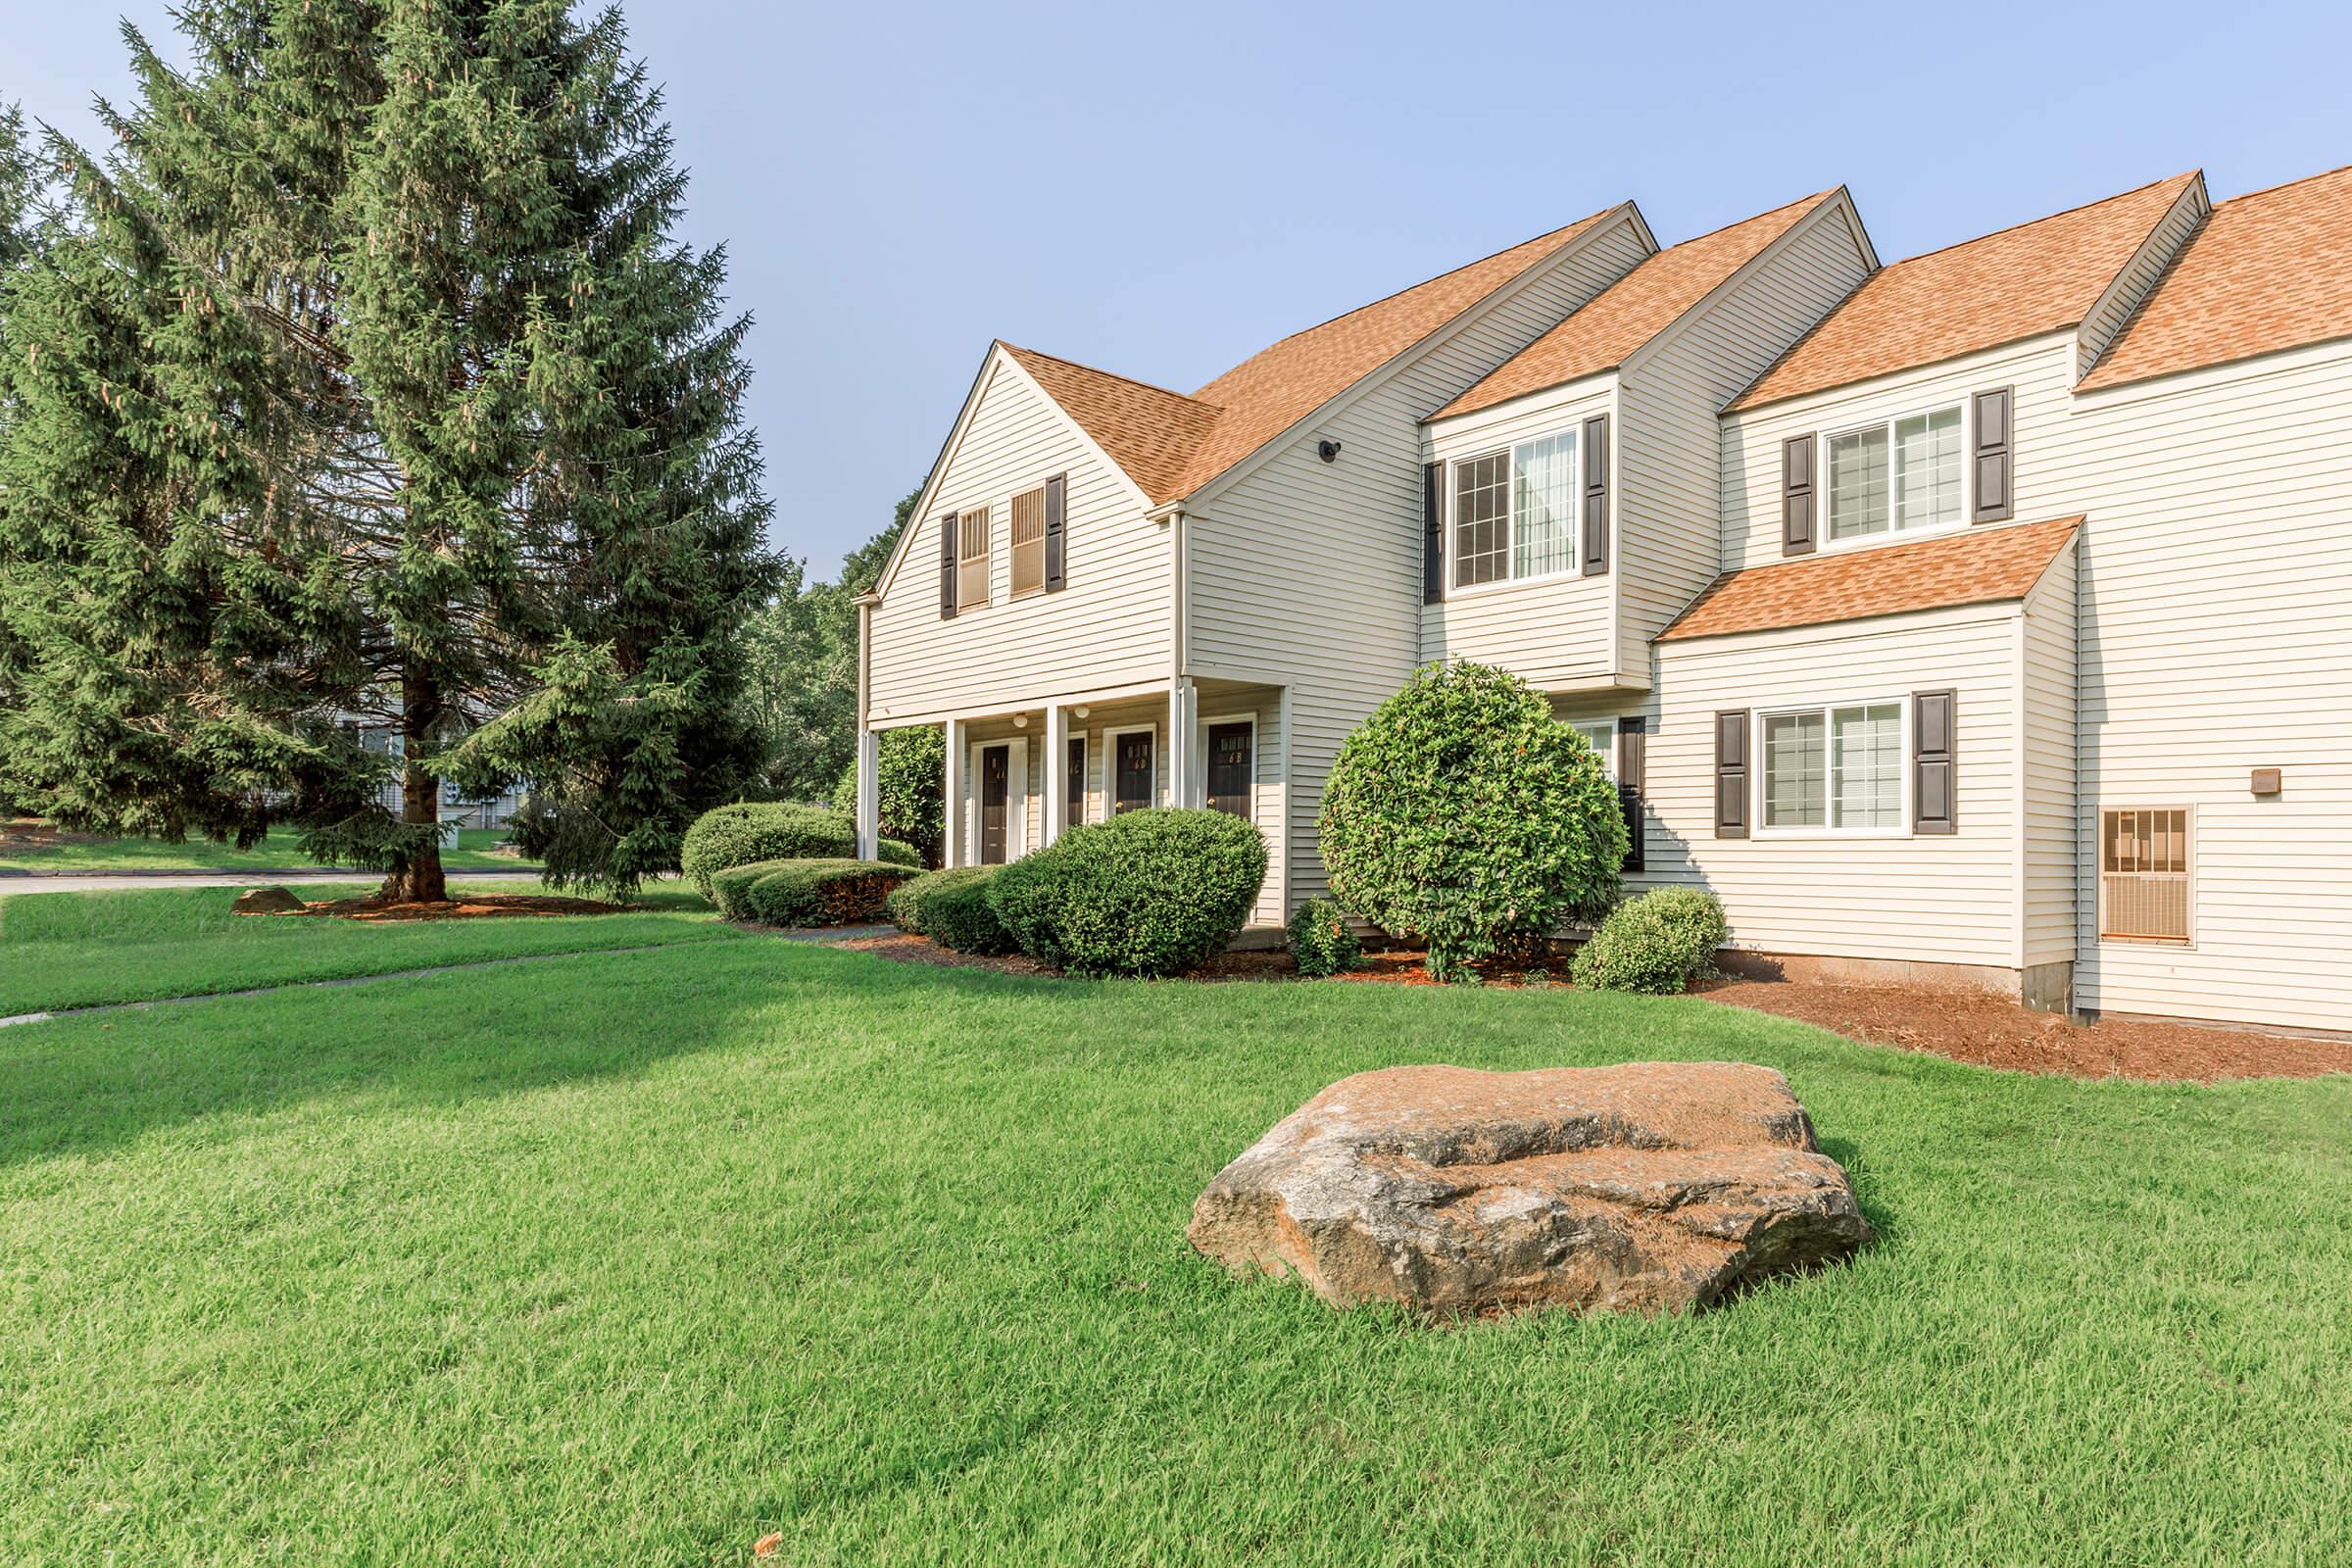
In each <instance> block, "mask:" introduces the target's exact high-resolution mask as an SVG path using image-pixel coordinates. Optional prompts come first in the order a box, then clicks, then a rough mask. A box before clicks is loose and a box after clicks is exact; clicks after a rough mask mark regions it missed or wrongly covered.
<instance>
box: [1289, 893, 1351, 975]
mask: <svg viewBox="0 0 2352 1568" xmlns="http://www.w3.org/2000/svg"><path fill="white" fill-rule="evenodd" d="M1362 956H1364V945H1363V944H1362V943H1361V942H1358V941H1357V940H1356V938H1355V927H1353V926H1351V925H1349V924H1348V916H1347V915H1345V914H1343V913H1342V912H1341V911H1340V907H1339V906H1338V905H1336V904H1334V903H1332V902H1331V900H1329V899H1309V900H1307V901H1306V902H1305V903H1304V904H1301V905H1300V906H1299V912H1298V913H1296V914H1294V915H1292V916H1291V959H1292V961H1293V962H1295V963H1297V964H1298V965H1299V973H1300V974H1302V975H1305V976H1307V977H1308V978H1310V979H1321V978H1322V977H1323V976H1325V975H1327V974H1338V973H1339V972H1340V971H1341V970H1343V969H1352V968H1354V967H1355V960H1356V959H1358V958H1360V957H1362Z"/></svg>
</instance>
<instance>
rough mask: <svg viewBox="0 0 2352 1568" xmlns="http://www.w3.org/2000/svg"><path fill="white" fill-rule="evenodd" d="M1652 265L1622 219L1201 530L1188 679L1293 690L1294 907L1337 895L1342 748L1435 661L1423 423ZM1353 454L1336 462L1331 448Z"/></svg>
mask: <svg viewBox="0 0 2352 1568" xmlns="http://www.w3.org/2000/svg"><path fill="white" fill-rule="evenodd" d="M1642 254H1643V250H1642V240H1641V237H1640V235H1639V233H1638V231H1637V230H1636V229H1635V228H1634V227H1633V225H1632V223H1631V222H1630V221H1618V222H1615V223H1612V224H1610V225H1609V226H1608V227H1607V228H1605V229H1604V230H1602V231H1600V232H1599V233H1597V234H1595V235H1594V236H1593V239H1592V240H1591V241H1590V242H1589V243H1586V244H1583V245H1579V246H1576V247H1573V248H1572V249H1571V250H1570V251H1569V252H1568V253H1567V254H1566V255H1564V256H1563V257H1562V258H1561V259H1559V260H1558V261H1557V262H1556V263H1554V264H1553V265H1551V266H1550V267H1548V268H1546V269H1545V270H1543V271H1542V272H1540V273H1539V274H1538V275H1536V276H1535V277H1534V278H1532V279H1529V280H1528V281H1526V282H1525V283H1523V284H1521V285H1519V286H1516V287H1514V288H1511V289H1509V290H1507V291H1506V292H1505V293H1504V294H1503V295H1502V296H1501V297H1499V298H1497V299H1495V300H1494V301H1492V302H1490V303H1488V304H1486V305H1484V306H1481V307H1479V308H1477V309H1475V310H1473V311H1472V312H1471V313H1470V314H1469V315H1468V317H1466V318H1465V319H1463V320H1461V321H1460V322H1458V323H1457V325H1456V326H1455V327H1453V328H1450V329H1447V330H1445V331H1443V332H1441V333H1440V334H1439V336H1438V338H1437V340H1436V341H1433V342H1431V343H1429V344H1427V345H1425V346H1422V347H1419V348H1417V349H1415V350H1413V351H1410V352H1409V353H1408V354H1407V355H1406V356H1405V357H1404V358H1403V359H1402V360H1401V361H1400V362H1399V363H1398V364H1397V365H1396V366H1394V367H1392V368H1390V369H1388V370H1386V371H1383V372H1379V373H1377V374H1376V375H1375V376H1374V377H1372V378H1371V380H1370V381H1369V383H1368V384H1366V385H1365V386H1363V387H1362V388H1361V389H1359V390H1358V391H1357V392H1356V393H1354V394H1351V395H1350V396H1348V398H1347V399H1345V400H1344V401H1343V402H1342V403H1341V404H1340V406H1339V407H1338V408H1337V410H1336V411H1335V412H1333V413H1332V414H1331V415H1330V416H1329V417H1326V418H1324V419H1321V420H1316V421H1311V422H1310V424H1309V425H1308V426H1307V427H1304V428H1301V429H1300V430H1299V431H1298V432H1297V433H1296V434H1294V435H1292V436H1290V437H1288V438H1286V440H1285V442H1284V443H1283V445H1282V446H1281V447H1280V448H1279V449H1278V450H1276V451H1275V452H1273V453H1271V454H1269V455H1267V457H1266V459H1265V460H1264V461H1262V462H1259V463H1256V464H1253V465H1251V466H1249V467H1247V468H1246V469H1245V471H1243V472H1242V473H1239V474H1237V475H1236V476H1235V477H1234V478H1233V479H1232V480H1230V481H1221V482H1220V483H1218V484H1216V485H1212V486H1211V487H1210V488H1209V490H1208V491H1207V492H1206V493H1205V494H1204V495H1203V496H1202V498H1201V505H1200V509H1199V511H1198V512H1197V513H1196V514H1194V515H1191V516H1190V517H1189V518H1188V521H1187V524H1186V526H1187V527H1188V528H1189V529H1190V530H1191V532H1190V538H1189V540H1188V542H1187V546H1186V550H1187V557H1188V561H1189V568H1188V573H1187V576H1188V591H1187V594H1186V600H1185V605H1186V614H1187V624H1186V628H1185V648H1186V655H1185V662H1186V665H1187V667H1188V668H1189V669H1190V670H1192V671H1193V672H1194V673H1196V674H1200V675H1203V676H1220V675H1234V676H1240V677H1243V678H1250V679H1264V680H1266V681H1268V682H1270V683H1272V684H1276V685H1286V686H1289V687H1290V688H1291V691H1292V705H1291V726H1292V733H1291V735H1290V736H1289V737H1288V738H1289V741H1290V743H1291V746H1292V748H1293V751H1292V761H1291V774H1290V779H1291V788H1290V798H1289V800H1288V802H1287V810H1288V812H1289V817H1290V832H1289V834H1288V848H1287V854H1288V856H1289V862H1290V863H1289V867H1288V869H1289V873H1290V874H1289V888H1290V899H1291V902H1292V903H1293V905H1294V906H1295V905H1296V904H1297V903H1298V902H1299V900H1301V899H1304V898H1308V897H1311V896H1314V895H1316V894H1319V893H1321V892H1322V891H1323V890H1324V887H1325V881H1324V875H1323V861H1322V858H1321V856H1320V855H1319V854H1318V853H1317V851H1316V848H1315V834H1314V822H1315V815H1316V813H1317V811H1319V810H1320V809H1321V808H1322V801H1323V787H1322V785H1323V779H1324V778H1325V777H1326V776H1327V775H1328V774H1329V772H1330V770H1331V763H1332V760H1333V758H1334V757H1336V756H1337V755H1338V752H1339V749H1340V744H1341V742H1343V741H1344V740H1346V739H1347V737H1348V733H1349V732H1350V731H1352V730H1353V729H1354V728H1355V727H1356V725H1357V724H1359V723H1361V722H1362V721H1363V718H1364V715H1365V714H1367V713H1369V712H1370V711H1372V710H1373V709H1374V708H1375V707H1377V706H1378V705H1379V704H1380V702H1381V701H1382V700H1383V699H1385V698H1387V697H1389V696H1390V695H1392V694H1393V693H1395V692H1396V691H1397V688H1398V687H1400V686H1402V685H1403V684H1404V682H1405V681H1406V680H1407V679H1408V678H1409V677H1410V676H1411V674H1412V671H1413V667H1414V665H1415V663H1416V662H1417V661H1418V659H1419V656H1420V612H1421V444H1422V435H1421V423H1420V421H1421V420H1422V419H1423V418H1424V417H1426V416H1428V415H1429V414H1431V413H1432V412H1434V411H1436V410H1438V409H1440V408H1443V407H1445V405H1446V403H1448V402H1450V401H1451V400H1452V399H1453V398H1455V397H1457V396H1459V395H1460V394H1461V393H1462V392H1463V391H1464V390H1466V389H1467V388H1469V387H1470V386H1471V385H1472V384H1473V383H1474V382H1476V381H1477V380H1479V379H1480V378H1481V377H1482V376H1484V375H1486V374H1487V373H1488V372H1489V371H1491V370H1493V369H1494V368H1495V367H1496V366H1498V365H1500V364H1502V362H1503V361H1505V360H1507V359H1509V358H1510V357H1511V356H1512V355H1513V354H1516V353H1517V352H1518V351H1519V350H1521V349H1523V348H1525V347H1526V346H1527V345H1528V344H1529V343H1531V342H1533V341H1534V340H1535V339H1536V338H1537V337H1539V336H1541V335H1542V334H1543V333H1544V331H1546V330H1548V329H1549V328H1550V327H1552V326H1553V325H1556V324H1557V323H1558V322H1559V321H1560V320H1561V319H1563V318H1564V317H1566V316H1568V315H1569V314H1570V313H1571V312H1573V311H1574V310H1575V309H1576V308H1577V307H1578V306H1580V305H1582V304H1584V303H1585V301H1587V300H1589V299H1591V298H1592V297H1593V295H1594V294H1597V293H1598V292H1600V290H1601V289H1603V288H1605V287H1607V286H1608V285H1609V283H1611V282H1612V281H1614V280H1615V279H1616V278H1617V277H1619V276H1622V275H1623V274H1624V273H1625V271H1626V270H1629V269H1630V268H1631V267H1633V265H1634V264H1635V263H1636V262H1638V261H1640V260H1641V258H1642ZM1324 439H1332V440H1337V441H1338V442H1340V443H1341V450H1340V455H1339V460H1338V462H1336V463H1330V464H1326V463H1324V462H1323V461H1322V460H1321V459H1320V458H1319V457H1318V456H1317V453H1316V444H1317V443H1318V442H1319V441H1321V440H1324Z"/></svg>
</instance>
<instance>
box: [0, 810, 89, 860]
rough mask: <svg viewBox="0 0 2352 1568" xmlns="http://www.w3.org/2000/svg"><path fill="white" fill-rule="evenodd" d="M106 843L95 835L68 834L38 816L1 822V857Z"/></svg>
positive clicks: (18, 817)
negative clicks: (18, 852) (21, 852)
mask: <svg viewBox="0 0 2352 1568" xmlns="http://www.w3.org/2000/svg"><path fill="white" fill-rule="evenodd" d="M104 842H105V841H104V840H103V839H102V838H100V837H99V836H98V835H97V834H95V833H68V832H66V831H65V830H63V829H62V828H58V827H54V826H52V825H50V824H49V823H48V822H46V821H43V820H42V819H41V818H40V817H37V816H13V817H9V818H6V819H4V820H0V855H9V854H13V853H15V852H17V851H20V850H58V849H64V848H66V847H67V846H68V845H73V844H101V843H104Z"/></svg>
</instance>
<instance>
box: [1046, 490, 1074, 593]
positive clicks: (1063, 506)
mask: <svg viewBox="0 0 2352 1568" xmlns="http://www.w3.org/2000/svg"><path fill="white" fill-rule="evenodd" d="M1069 489H1070V476H1069V475H1068V474H1066V473H1057V474H1055V475H1054V477H1053V478H1051V479H1048V480H1047V481H1046V592H1048V593H1050V594H1057V593H1059V592H1061V540H1062V528H1063V517H1064V514H1065V513H1067V511H1068V510H1069Z"/></svg>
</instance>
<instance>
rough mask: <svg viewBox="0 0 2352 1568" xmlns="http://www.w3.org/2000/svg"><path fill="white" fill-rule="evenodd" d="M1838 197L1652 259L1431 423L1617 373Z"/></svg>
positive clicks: (1824, 196) (1810, 201)
mask: <svg viewBox="0 0 2352 1568" xmlns="http://www.w3.org/2000/svg"><path fill="white" fill-rule="evenodd" d="M1837 194H1838V192H1837V191H1835V190H1826V191H1822V192H1820V193H1819V194H1817V195H1813V196H1808V197H1806V198H1805V199H1804V200H1802V201H1797V202H1790V203H1789V205H1788V206H1786V207H1776V208H1774V209H1773V210H1772V211H1771V212H1769V213H1760V214H1758V215H1757V216H1756V217H1754V218H1750V219H1747V220H1744V221H1740V222H1738V223H1734V224H1732V225H1730V226H1729V227H1727V228H1719V229H1717V230H1715V232H1713V233H1711V234H1701V235H1700V236H1699V237H1698V238H1696V239H1691V240H1685V241H1684V242H1683V243H1682V244H1680V245H1670V246H1668V247H1667V248H1666V249H1664V250H1662V251H1659V252H1657V253H1656V254H1655V255H1652V256H1650V257H1647V258H1646V259H1644V260H1643V261H1642V264H1641V265H1640V266H1639V267H1636V268H1635V269H1634V270H1632V271H1630V272H1628V273H1626V274H1625V276H1623V277H1621V278H1619V279H1618V280H1617V281H1616V282H1614V283H1612V284H1610V285H1609V286H1608V287H1607V288H1605V289H1603V290H1601V292H1600V293H1599V294H1597V295H1595V296H1594V297H1593V299H1592V301H1591V302H1590V303H1588V304H1587V305H1586V306H1585V307H1584V308H1583V309H1582V310H1580V311H1578V312H1577V313H1576V314H1575V315H1574V316H1571V317H1569V318H1568V319H1566V320H1564V321H1562V322H1561V323H1560V324H1559V325H1557V326H1555V327H1553V328H1552V329H1551V330H1550V331H1548V332H1546V333H1544V335H1543V336H1542V337H1540V338H1538V339H1536V340H1535V342H1533V343H1531V344H1529V345H1528V346H1527V347H1526V348H1524V349H1522V350H1520V351H1519V352H1518V353H1517V354H1516V355H1514V356H1512V357H1511V358H1510V359H1508V360H1506V361H1504V362H1503V363H1502V364H1501V365H1500V366H1498V367H1497V368H1495V370H1494V371H1493V372H1491V373H1490V374H1489V375H1488V376H1487V377H1486V379H1484V380H1482V381H1480V382H1479V383H1478V384H1477V385H1475V386H1473V387H1471V388H1470V389H1469V390H1468V391H1467V392H1464V393H1463V394H1462V395H1461V396H1460V397H1458V398H1455V399H1454V400H1453V401H1452V402H1451V403H1448V404H1447V405H1446V407H1444V408H1442V409H1440V410H1439V411H1438V412H1437V413H1435V414H1433V415H1431V416H1430V418H1432V419H1443V418H1447V417H1451V416H1453V415H1457V414H1472V413H1476V412H1477V411H1478V410H1480V409H1491V408H1493V407H1494V406H1495V405H1496V404H1498V403H1507V402H1509V401H1510V400H1511V399H1513V398H1517V397H1525V396H1526V395H1527V394H1529V393H1531V392H1542V391H1544V390H1546V389H1547V388H1550V387H1555V386H1565V385H1566V384H1567V383H1569V382H1570V381H1574V380H1578V379H1580V378H1581V377H1584V376H1588V375H1591V374H1593V373H1594V372H1595V371H1599V370H1613V369H1615V368H1617V367H1618V366H1620V365H1623V364H1624V363H1625V362H1626V360H1627V359H1629V358H1631V357H1632V355H1633V354H1634V351H1635V350H1637V349H1639V348H1641V347H1642V345H1643V344H1644V343H1647V342H1648V341H1649V340H1650V339H1651V338H1653V337H1656V336H1657V335H1658V334H1659V333H1660V332H1663V331H1665V330H1666V328H1668V327H1669V326H1672V325H1673V324H1674V323H1675V322H1676V321H1678V320H1680V319H1682V318H1683V317H1684V316H1685V315H1686V314H1687V313H1688V312H1689V311H1690V310H1691V307H1692V306H1694V305H1696V304H1697V303H1698V302H1699V301H1700V300H1702V299H1704V298H1706V296H1707V295H1708V293H1710V292H1711V291H1712V290H1713V289H1714V288H1715V287H1716V285H1717V284H1719V283H1721V282H1723V280H1724V279H1725V278H1728V277H1730V276H1731V275H1732V274H1733V273H1734V272H1737V271H1738V270H1740V268H1742V267H1744V266H1745V265H1747V263H1748V262H1749V261H1751V260H1752V259H1754V257H1755V256H1756V255H1757V253H1758V252H1760V251H1762V250H1763V249H1764V248H1765V247H1766V246H1768V245H1770V244H1771V243H1772V242H1773V241H1774V240H1776V239H1779V238H1780V237H1781V236H1782V235H1783V234H1786V233H1787V232H1789V229H1791V228H1794V227H1795V226H1796V224H1797V223H1798V222H1799V221H1801V220H1802V219H1804V218H1805V216H1806V215H1807V214H1809V213H1811V212H1812V211H1813V210H1814V209H1815V208H1817V207H1819V206H1821V204H1822V203H1824V202H1826V201H1828V200H1830V199H1831V198H1832V197H1834V196H1836V195H1837Z"/></svg>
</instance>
